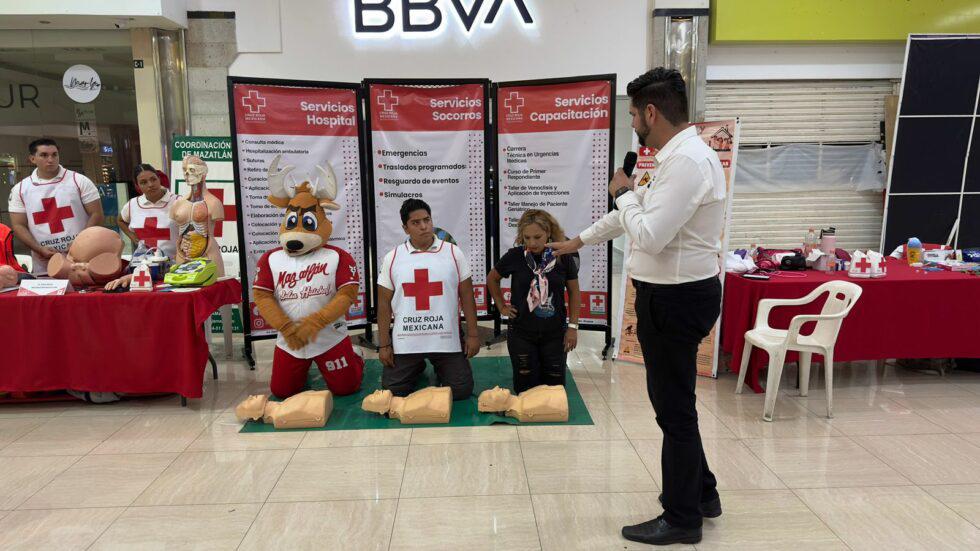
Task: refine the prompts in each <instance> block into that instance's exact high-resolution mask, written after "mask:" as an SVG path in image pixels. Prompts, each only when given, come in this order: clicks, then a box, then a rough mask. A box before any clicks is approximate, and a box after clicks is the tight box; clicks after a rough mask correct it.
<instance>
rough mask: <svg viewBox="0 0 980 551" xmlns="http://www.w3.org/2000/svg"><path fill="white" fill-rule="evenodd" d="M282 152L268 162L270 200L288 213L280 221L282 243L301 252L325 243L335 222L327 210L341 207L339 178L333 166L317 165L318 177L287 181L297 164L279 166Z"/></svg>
mask: <svg viewBox="0 0 980 551" xmlns="http://www.w3.org/2000/svg"><path fill="white" fill-rule="evenodd" d="M281 158H282V155H276V157H275V158H274V159H273V160H272V164H270V165H269V173H268V180H269V202H270V203H272V204H273V205H275V206H277V207H279V208H283V209H286V216H285V217H284V218H283V221H282V224H280V225H279V244H280V245H282V250H283V251H285V252H286V254H288V255H290V256H301V255H304V254H306V253H309V252H311V251H314V250H317V249H319V248H320V247H322V246H323V245H324V244H325V243H327V240H328V239H330V234H331V233H332V232H333V225H332V224H331V223H330V219H329V218H327V213H326V211H327V210H339V209H340V205H338V204H337V203H335V202H334V200H335V199H336V198H337V178H336V176H334V173H333V169H331V168H330V165H329V164H327V165H326V168H324V167H322V166H320V165H317V167H316V172H317V177H316V178H314V179H313V182H312V183H311V182H309V181H304V182H303V183H301V184H299V185H287V182H286V177H287V176H288V175H289V173H290V172H291V171H292V170H293V169H294V168H296V167H294V166H291V165H290V166H284V167H282V168H279V161H280V160H281Z"/></svg>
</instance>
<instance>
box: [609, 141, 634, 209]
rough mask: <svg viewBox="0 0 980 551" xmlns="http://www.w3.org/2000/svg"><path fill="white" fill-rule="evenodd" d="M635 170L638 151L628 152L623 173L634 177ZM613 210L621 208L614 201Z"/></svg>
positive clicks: (624, 158)
mask: <svg viewBox="0 0 980 551" xmlns="http://www.w3.org/2000/svg"><path fill="white" fill-rule="evenodd" d="M634 168H636V151H627V152H626V156H625V157H623V172H625V173H626V175H627V176H632V175H633V169H634ZM613 208H614V209H618V208H619V207H618V206H616V201H613Z"/></svg>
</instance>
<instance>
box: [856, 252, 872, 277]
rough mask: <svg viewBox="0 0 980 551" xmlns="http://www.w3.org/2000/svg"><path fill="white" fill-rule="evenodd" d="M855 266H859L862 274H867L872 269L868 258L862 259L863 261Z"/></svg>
mask: <svg viewBox="0 0 980 551" xmlns="http://www.w3.org/2000/svg"><path fill="white" fill-rule="evenodd" d="M855 266H857V267H858V268H859V269H860V270H861V273H862V274H864V273H867V272H868V270H870V269H871V263H870V262H868V257H866V256H865V257H863V258H861V260H860V261H858V263H857V264H855Z"/></svg>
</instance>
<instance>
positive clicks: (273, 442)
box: [187, 414, 306, 452]
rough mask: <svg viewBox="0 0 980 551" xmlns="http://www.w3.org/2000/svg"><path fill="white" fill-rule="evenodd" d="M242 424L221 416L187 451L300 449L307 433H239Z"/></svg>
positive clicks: (223, 415)
mask: <svg viewBox="0 0 980 551" xmlns="http://www.w3.org/2000/svg"><path fill="white" fill-rule="evenodd" d="M241 428H242V423H241V422H240V421H239V420H238V418H237V417H235V415H234V414H222V415H219V416H218V417H217V418H216V419H215V420H214V422H213V423H211V426H210V427H208V428H207V429H206V430H205V431H204V432H203V433H201V436H198V437H197V440H194V442H192V443H191V445H190V446H188V447H187V451H191V452H201V451H239V450H291V449H296V448H297V447H299V444H300V442H302V441H303V438H304V437H305V436H306V433H305V432H293V431H282V432H247V433H239V432H238V431H239V430H241Z"/></svg>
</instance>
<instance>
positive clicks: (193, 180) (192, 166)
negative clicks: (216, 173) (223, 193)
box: [181, 155, 208, 187]
mask: <svg viewBox="0 0 980 551" xmlns="http://www.w3.org/2000/svg"><path fill="white" fill-rule="evenodd" d="M181 166H182V167H183V170H184V180H185V181H186V182H187V184H188V185H190V186H193V187H197V186H199V185H201V184H202V183H203V182H204V181H205V180H206V179H207V176H208V165H207V163H205V162H204V159H202V158H200V157H198V156H197V155H188V156H186V157H184V162H183V164H182V165H181Z"/></svg>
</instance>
